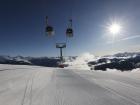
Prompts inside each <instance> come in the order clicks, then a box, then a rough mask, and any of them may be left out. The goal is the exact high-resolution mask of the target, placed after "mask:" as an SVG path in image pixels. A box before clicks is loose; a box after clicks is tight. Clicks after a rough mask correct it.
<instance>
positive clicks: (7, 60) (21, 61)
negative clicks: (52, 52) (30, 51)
mask: <svg viewBox="0 0 140 105" xmlns="http://www.w3.org/2000/svg"><path fill="white" fill-rule="evenodd" d="M59 61H60V60H59V59H58V58H57V57H50V58H49V57H22V56H16V57H10V56H2V55H1V56H0V64H16V65H37V66H47V67H57V66H58V62H59Z"/></svg>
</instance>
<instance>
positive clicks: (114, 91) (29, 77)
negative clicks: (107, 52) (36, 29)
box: [0, 64, 140, 105]
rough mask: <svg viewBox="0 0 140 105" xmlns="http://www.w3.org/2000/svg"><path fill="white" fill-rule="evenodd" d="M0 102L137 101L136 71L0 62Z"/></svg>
mask: <svg viewBox="0 0 140 105" xmlns="http://www.w3.org/2000/svg"><path fill="white" fill-rule="evenodd" d="M0 70H1V71H0V105H1V104H2V105H140V72H139V69H136V70H134V71H133V72H118V71H115V70H114V71H115V72H110V71H109V70H108V71H105V72H103V71H90V70H80V69H79V70H74V69H73V70H72V69H68V68H66V69H60V68H48V67H39V66H25V65H2V64H1V65H0Z"/></svg>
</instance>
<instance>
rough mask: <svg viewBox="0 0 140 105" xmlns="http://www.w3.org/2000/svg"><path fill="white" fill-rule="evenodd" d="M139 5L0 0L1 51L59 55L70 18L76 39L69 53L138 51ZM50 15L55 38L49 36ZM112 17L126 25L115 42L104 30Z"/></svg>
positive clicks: (114, 0)
mask: <svg viewBox="0 0 140 105" xmlns="http://www.w3.org/2000/svg"><path fill="white" fill-rule="evenodd" d="M139 5H140V0H1V1H0V13H1V14H0V17H1V18H0V55H13V56H15V55H23V56H58V55H59V50H58V49H56V48H55V43H56V42H65V39H66V35H65V30H66V28H67V23H68V20H69V19H70V18H71V17H72V19H73V29H74V37H73V38H70V39H68V42H67V48H66V49H65V50H64V55H65V56H71V55H79V54H81V53H84V52H90V53H93V54H95V55H105V54H112V53H116V52H121V51H122V52H124V51H140V37H139V35H140V29H139V27H140V20H139V19H140V12H139V11H140V6H139ZM46 15H47V16H48V17H49V23H50V24H52V25H53V27H54V29H55V36H54V38H48V37H47V36H45V16H46ZM112 21H117V22H119V23H120V24H122V27H123V28H122V33H121V35H118V36H116V38H115V40H116V42H114V43H110V41H111V40H112V36H111V35H110V33H108V31H107V29H106V27H107V25H108V24H110V23H111V22H112ZM135 36H137V37H135ZM123 39H126V40H123Z"/></svg>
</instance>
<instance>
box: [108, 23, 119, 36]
mask: <svg viewBox="0 0 140 105" xmlns="http://www.w3.org/2000/svg"><path fill="white" fill-rule="evenodd" d="M120 31H121V26H120V25H119V24H117V23H113V24H111V25H110V26H109V32H110V33H112V34H114V35H115V34H118V33H120Z"/></svg>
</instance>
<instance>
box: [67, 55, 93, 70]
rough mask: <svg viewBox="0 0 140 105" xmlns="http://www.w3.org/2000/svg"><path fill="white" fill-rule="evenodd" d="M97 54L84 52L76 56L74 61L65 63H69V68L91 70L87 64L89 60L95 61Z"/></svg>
mask: <svg viewBox="0 0 140 105" xmlns="http://www.w3.org/2000/svg"><path fill="white" fill-rule="evenodd" d="M94 59H95V56H94V55H93V54H90V53H83V54H81V55H80V56H78V57H77V58H76V60H74V61H72V62H71V61H66V62H65V64H68V65H69V66H68V68H69V69H82V70H90V68H89V66H88V65H87V63H88V62H90V61H93V60H94Z"/></svg>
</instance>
